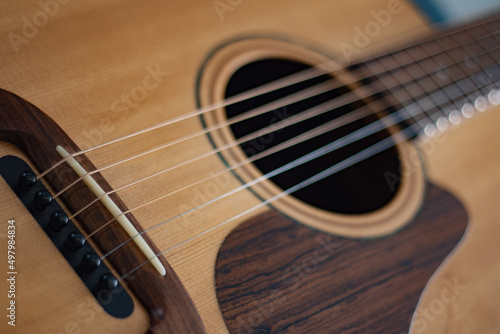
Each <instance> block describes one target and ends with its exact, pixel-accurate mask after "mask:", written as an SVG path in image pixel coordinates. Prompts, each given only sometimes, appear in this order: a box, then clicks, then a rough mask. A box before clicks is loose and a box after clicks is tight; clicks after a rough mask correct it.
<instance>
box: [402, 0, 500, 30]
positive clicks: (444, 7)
mask: <svg viewBox="0 0 500 334" xmlns="http://www.w3.org/2000/svg"><path fill="white" fill-rule="evenodd" d="M410 1H411V2H413V3H414V4H415V5H416V6H417V7H418V8H419V9H420V10H421V11H423V12H424V14H425V15H427V17H428V18H429V20H430V21H431V22H434V23H436V24H437V25H440V26H452V25H455V24H460V23H463V22H464V21H472V20H475V19H477V18H480V17H482V16H488V15H489V14H492V13H493V12H498V11H500V1H499V0H410Z"/></svg>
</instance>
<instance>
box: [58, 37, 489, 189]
mask: <svg viewBox="0 0 500 334" xmlns="http://www.w3.org/2000/svg"><path fill="white" fill-rule="evenodd" d="M493 35H494V34H488V35H485V36H483V37H482V38H481V39H484V38H489V37H492V36H493ZM473 43H477V41H476V40H472V41H470V42H468V43H465V45H469V44H473ZM461 47H462V46H456V47H454V48H450V49H448V50H446V51H442V52H438V53H434V54H432V55H427V56H426V57H424V58H422V59H419V60H418V61H417V62H420V61H425V60H428V59H430V58H431V57H433V56H436V55H440V54H443V53H448V52H450V51H452V50H454V49H456V48H461ZM465 61H466V60H464V61H462V62H465ZM462 62H458V63H455V64H452V65H450V66H448V67H445V68H441V69H440V70H443V69H447V68H451V67H454V66H456V65H458V64H460V63H462ZM403 66H404V65H401V64H400V65H399V66H396V67H393V68H390V69H384V70H383V71H380V72H374V73H373V74H370V75H367V76H365V77H362V78H357V79H356V80H355V81H352V82H349V83H345V84H344V83H336V84H334V83H333V82H335V81H336V78H335V77H333V78H332V79H330V80H329V81H326V82H322V83H320V84H317V85H314V86H312V87H308V88H306V89H303V90H301V91H299V92H296V93H294V94H291V95H289V96H287V97H284V98H281V99H279V100H275V101H273V102H270V103H268V104H266V105H263V106H260V107H258V108H255V109H252V110H249V111H247V112H245V113H243V114H240V115H238V116H236V117H234V118H232V119H231V120H229V121H224V122H219V123H217V124H216V125H214V126H211V127H208V128H205V129H203V130H200V131H197V132H195V133H192V134H189V135H187V136H184V137H181V138H179V139H176V140H174V141H171V142H168V143H166V144H163V145H160V146H158V147H156V148H153V149H150V150H147V151H145V152H141V153H140V154H137V155H134V156H132V157H129V158H126V159H123V160H120V161H117V162H115V163H112V164H109V165H106V166H104V167H100V168H96V169H95V170H93V171H88V172H87V173H86V174H85V175H84V176H81V177H79V178H77V179H76V180H74V181H73V182H72V183H70V184H69V185H67V186H66V187H65V188H63V189H62V190H61V191H59V192H58V193H57V194H56V195H55V196H54V198H57V197H59V196H60V195H61V194H62V193H64V192H66V191H67V190H68V189H70V188H71V187H73V186H74V185H75V184H77V183H78V182H80V181H81V180H83V179H84V178H85V177H87V176H90V175H92V174H95V173H98V172H101V171H103V170H106V169H109V168H112V167H115V166H117V165H120V164H123V163H125V162H128V161H131V160H134V159H137V158H140V157H142V156H145V155H148V154H151V153H154V152H157V151H159V150H162V149H165V148H168V147H170V146H173V145H176V144H179V143H181V142H184V141H187V140H189V139H193V138H196V137H198V136H200V135H204V134H207V133H210V132H212V131H215V130H218V129H221V128H223V127H226V126H229V125H232V124H235V123H238V122H241V121H243V120H247V119H250V118H252V117H256V116H258V115H262V114H263V113H266V112H269V111H271V110H274V109H277V108H280V107H283V106H286V105H289V104H292V103H295V102H300V101H302V100H305V99H307V98H310V97H313V96H317V95H319V94H322V93H325V92H327V91H331V90H334V89H336V88H340V87H342V86H348V85H352V84H355V83H357V82H359V81H360V80H363V79H367V78H370V77H372V76H374V75H377V74H383V73H388V72H390V71H393V70H396V69H401V68H403ZM353 72H354V73H355V72H356V71H353ZM357 72H361V70H359V71H357ZM299 73H300V72H299ZM330 73H332V72H330ZM326 74H327V73H324V75H326ZM427 75H428V74H424V75H422V76H420V77H417V78H413V79H420V78H423V77H425V76H427ZM408 82H411V80H409V81H407V82H405V83H404V84H406V83H408ZM372 85H376V82H374V83H373V84H371V85H366V86H364V87H365V88H366V87H370V86H372ZM389 88H394V86H393V87H389ZM382 90H384V89H382ZM382 90H380V91H374V92H372V94H376V93H379V92H381V91H382ZM351 92H355V90H352V91H351ZM343 97H344V96H343ZM364 97H366V96H361V98H364ZM213 153H217V152H213ZM69 158H71V157H68V158H67V159H69Z"/></svg>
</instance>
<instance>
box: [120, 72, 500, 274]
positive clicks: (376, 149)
mask: <svg viewBox="0 0 500 334" xmlns="http://www.w3.org/2000/svg"><path fill="white" fill-rule="evenodd" d="M499 83H500V81H495V82H494V83H493V85H495V84H496V85H498V84H499ZM491 85H492V84H488V85H484V86H482V87H480V88H479V89H478V90H479V91H480V90H482V89H484V88H485V87H488V86H491ZM497 87H500V85H498V86H497ZM478 90H475V91H478ZM468 99H469V98H468V97H467V98H465V99H464V100H466V101H467V100H468ZM496 102H498V101H496ZM467 103H468V102H467ZM467 103H466V104H467ZM466 104H464V106H465V105H466ZM480 111H481V110H480ZM426 118H428V119H429V120H431V122H432V119H431V117H430V116H427V117H426ZM415 126H419V125H418V124H417V123H414V124H413V125H410V126H408V127H407V128H405V129H402V130H400V131H398V132H397V133H395V134H393V135H391V136H389V137H387V138H385V139H383V140H381V141H379V142H378V143H376V144H374V145H372V146H370V147H368V148H366V149H364V150H362V151H360V152H358V153H356V154H355V155H352V156H350V157H348V158H346V159H344V160H342V161H341V162H339V163H337V164H335V165H333V166H331V167H329V168H327V169H325V170H324V171H322V172H320V173H318V174H316V175H314V176H312V177H310V178H308V179H306V180H304V181H302V182H300V183H299V184H297V185H295V186H292V187H290V188H288V189H286V190H284V191H282V192H281V193H279V194H277V195H275V196H273V197H271V198H269V199H267V200H265V201H263V202H261V203H259V204H257V205H255V206H253V207H251V208H250V209H247V210H245V211H243V212H241V213H240V214H238V215H236V216H233V217H231V218H230V219H228V220H225V221H224V222H222V223H219V224H218V225H215V226H213V227H211V228H210V229H207V230H205V231H203V232H201V233H199V234H197V235H195V236H193V237H191V238H188V239H186V240H184V241H182V242H180V243H178V244H176V245H174V246H172V247H169V248H167V249H166V250H164V251H160V253H158V254H156V255H155V257H153V258H156V257H158V256H160V255H163V254H166V253H168V252H170V251H172V250H174V249H176V248H178V247H180V246H182V245H185V244H186V243H188V242H191V241H192V240H195V239H197V238H200V237H202V236H203V235H206V234H207V233H210V232H212V231H214V230H216V229H217V228H220V227H222V226H224V225H226V224H228V223H230V222H232V221H234V220H236V219H238V218H241V217H244V216H245V215H247V214H249V213H251V212H253V211H255V210H257V209H259V208H261V207H263V206H266V205H268V204H271V203H273V202H275V201H277V200H279V199H281V198H283V197H285V196H287V195H290V194H293V193H294V192H296V191H298V190H300V189H303V188H305V187H307V186H309V185H311V184H314V183H316V182H319V181H321V180H323V179H324V178H326V177H328V176H330V175H333V174H335V173H338V172H339V171H341V170H344V169H345V168H348V167H350V166H352V165H354V164H356V163H359V162H361V161H363V160H365V159H368V158H370V157H372V156H374V155H376V154H378V153H380V152H383V151H385V150H387V149H389V148H390V147H393V146H395V145H398V144H400V143H402V142H404V141H406V140H408V138H409V137H410V136H411V134H412V133H413V132H414V130H413V127H415ZM408 129H410V131H408ZM407 132H408V133H407ZM153 258H150V259H147V260H146V261H145V262H143V263H141V264H140V265H138V266H137V267H135V268H134V269H132V270H130V271H129V272H128V273H126V274H125V275H123V276H122V277H120V278H119V280H120V281H122V280H123V279H125V278H126V277H128V276H129V275H131V274H132V273H134V272H135V271H136V270H138V269H139V268H141V267H142V266H144V265H145V264H147V263H148V262H150V261H151V260H152V259H153Z"/></svg>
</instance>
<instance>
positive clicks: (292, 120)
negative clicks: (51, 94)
mask: <svg viewBox="0 0 500 334" xmlns="http://www.w3.org/2000/svg"><path fill="white" fill-rule="evenodd" d="M495 49H496V48H495ZM492 51H493V50H488V52H492ZM483 55H484V54H481V55H477V56H483ZM464 61H466V60H464ZM461 63H462V62H458V63H454V64H452V65H450V66H448V67H442V68H440V69H439V70H444V69H449V68H453V67H456V66H459V65H460V64H461ZM433 74H435V73H428V74H424V75H423V76H421V77H418V78H412V79H410V80H408V81H407V82H404V83H398V84H397V85H394V86H392V87H384V88H383V89H380V90H378V91H375V92H373V91H370V92H369V94H367V95H364V96H359V95H356V96H353V97H361V98H367V97H368V96H372V95H374V94H377V93H380V92H382V91H385V90H386V89H388V90H390V89H392V88H401V87H404V85H405V84H407V83H409V82H411V81H412V80H413V81H415V80H419V79H421V78H424V77H426V76H431V75H433ZM376 84H377V83H373V85H376ZM369 86H370V85H367V86H364V87H365V88H367V87H369ZM361 88H362V87H361ZM346 96H347V94H345V95H342V96H340V97H339V98H338V100H331V101H327V102H325V103H323V104H321V105H318V106H315V107H313V108H310V109H308V110H305V111H303V112H302V113H301V114H298V115H294V116H291V117H289V118H286V119H284V120H282V121H280V122H278V123H276V124H272V125H270V126H268V127H266V128H263V129H260V130H258V131H255V132H253V133H251V134H248V135H246V136H244V137H242V138H239V139H238V140H236V141H232V142H231V143H229V144H226V145H223V146H220V147H218V148H217V149H215V150H212V151H209V152H207V153H205V154H202V155H199V156H197V157H194V158H192V159H189V160H187V161H185V162H183V163H181V164H178V165H175V166H171V167H169V168H167V169H164V170H162V171H159V172H157V173H154V174H152V175H149V176H147V177H144V178H142V179H139V180H136V181H134V182H132V183H129V184H127V185H124V186H122V187H120V188H116V189H114V190H111V191H109V192H106V193H105V194H103V195H101V196H99V197H97V198H96V199H94V200H93V201H91V202H90V203H89V204H87V205H85V206H84V207H83V208H81V209H80V210H78V211H77V212H76V213H74V214H73V215H72V216H71V217H70V219H72V218H74V217H76V216H77V215H78V214H80V213H81V212H83V211H84V210H86V209H87V208H89V207H90V206H91V205H92V204H94V203H96V202H97V201H99V200H100V199H101V198H102V197H103V196H105V195H109V194H112V193H115V192H117V191H120V190H123V189H125V188H127V187H129V186H132V185H135V184H138V183H140V182H143V181H146V180H148V179H151V178H153V177H156V176H158V175H161V174H164V173H166V172H169V171H172V170H173V169H176V168H179V167H181V166H185V165H187V164H189V163H192V162H195V161H197V160H200V159H202V158H206V157H208V156H210V155H212V154H216V153H219V152H221V151H223V150H226V149H229V148H231V147H234V146H236V145H239V144H241V143H244V142H247V141H250V140H252V139H255V138H258V137H260V136H262V135H265V134H269V133H271V132H274V131H277V130H279V129H282V128H285V127H288V126H291V125H293V124H296V123H298V122H299V121H303V120H306V119H310V118H312V117H315V116H318V115H320V114H323V113H326V112H328V111H332V109H333V108H336V107H342V106H345V105H347V104H349V103H354V102H359V101H351V100H348V101H347V102H346V101H344V100H342V103H341V104H340V105H337V106H331V104H330V102H332V101H333V102H338V101H339V100H340V99H343V98H345V97H346ZM344 102H345V103H344ZM405 102H408V101H405ZM405 102H403V103H405ZM318 107H323V110H321V108H320V111H319V112H316V110H317V109H318ZM325 107H326V108H325ZM257 109H258V108H257ZM266 109H267V108H266ZM254 110H255V109H254ZM357 119H359V118H353V119H352V121H355V120H357ZM280 123H283V124H282V125H281V126H280V125H278V124H280ZM341 124H342V123H341ZM100 170H102V169H100ZM80 179H81V178H80ZM80 179H77V181H79V180H80ZM77 181H75V182H73V183H72V184H71V185H70V186H72V185H74V184H75V183H76V182H77ZM196 183H198V182H196ZM67 189H69V187H66V188H64V189H63V190H61V191H60V192H59V193H58V194H56V195H55V196H54V198H57V197H58V196H59V195H60V194H62V193H63V192H64V191H66V190H67ZM168 195H170V194H167V195H163V196H162V197H166V196H168ZM153 201H155V200H153ZM153 201H152V202H153ZM128 212H130V210H129V211H127V213H128ZM113 220H114V219H113ZM113 220H112V221H113ZM110 222H111V221H110ZM110 222H108V223H110ZM108 223H106V224H105V225H107V224H108ZM102 227H104V226H101V227H100V228H99V229H101V228H102ZM95 232H96V231H94V232H92V233H91V234H90V235H92V234H94V233H95ZM90 235H89V236H90Z"/></svg>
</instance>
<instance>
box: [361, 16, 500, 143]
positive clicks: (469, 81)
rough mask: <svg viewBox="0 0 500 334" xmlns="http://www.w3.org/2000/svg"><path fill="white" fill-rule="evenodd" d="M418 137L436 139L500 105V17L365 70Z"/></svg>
mask: <svg viewBox="0 0 500 334" xmlns="http://www.w3.org/2000/svg"><path fill="white" fill-rule="evenodd" d="M361 66H362V67H364V68H365V69H366V70H367V71H368V76H371V77H372V79H373V80H372V81H375V82H377V85H379V86H381V90H383V91H384V93H385V94H384V95H385V98H386V99H389V101H390V102H389V103H390V105H392V106H394V107H395V108H396V109H398V110H402V111H403V112H404V113H406V116H407V120H406V122H407V123H408V124H411V125H412V127H413V128H414V129H415V133H414V135H418V134H420V133H426V134H430V135H433V134H434V133H436V131H438V130H444V129H446V128H447V127H448V125H449V124H450V123H451V124H456V123H459V122H460V120H461V119H463V118H469V117H471V116H472V115H473V114H474V113H475V112H480V111H483V110H485V109H486V108H487V107H488V106H489V105H490V104H498V103H499V101H498V99H499V95H500V91H499V88H500V17H499V16H497V17H495V18H490V19H487V20H483V21H481V22H477V23H475V24H471V25H469V26H466V27H461V28H459V29H455V30H453V31H446V32H442V33H440V34H438V35H437V36H435V37H433V38H432V39H428V40H425V41H423V42H420V43H418V44H414V45H411V46H408V47H405V48H402V49H399V50H398V51H395V52H392V53H389V54H385V55H382V56H378V57H375V58H372V59H369V60H367V61H365V62H363V63H362V64H361Z"/></svg>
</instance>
